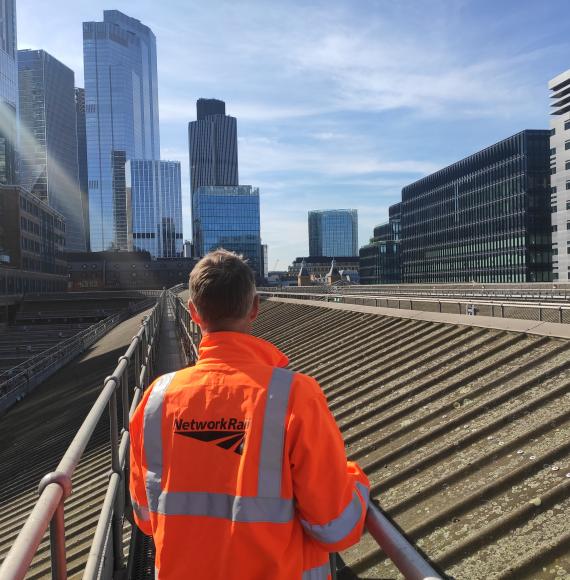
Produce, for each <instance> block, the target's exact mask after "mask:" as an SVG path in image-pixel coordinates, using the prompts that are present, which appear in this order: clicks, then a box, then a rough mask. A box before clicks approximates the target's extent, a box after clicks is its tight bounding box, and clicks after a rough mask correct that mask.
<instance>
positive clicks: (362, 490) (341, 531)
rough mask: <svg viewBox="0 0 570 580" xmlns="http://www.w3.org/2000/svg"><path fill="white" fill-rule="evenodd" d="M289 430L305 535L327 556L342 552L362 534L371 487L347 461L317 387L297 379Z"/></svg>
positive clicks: (304, 378)
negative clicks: (325, 552)
mask: <svg viewBox="0 0 570 580" xmlns="http://www.w3.org/2000/svg"><path fill="white" fill-rule="evenodd" d="M294 391H295V392H294V397H293V401H292V405H291V414H290V418H289V425H288V432H289V435H288V438H289V437H290V445H289V458H290V462H291V472H292V477H293V494H294V497H295V502H296V509H297V513H298V515H299V518H300V520H301V524H302V526H303V528H304V530H305V532H306V533H307V534H308V535H309V536H311V537H312V539H313V540H314V541H315V542H316V543H317V544H318V545H319V546H321V547H322V548H323V549H324V550H326V551H328V552H336V551H340V550H344V549H346V548H348V547H349V546H351V545H352V544H355V543H356V542H358V540H359V539H360V536H361V535H362V531H363V529H364V521H365V518H366V511H367V509H368V496H369V489H370V484H369V481H368V478H367V477H366V475H365V473H364V472H363V471H362V469H361V468H360V467H359V466H358V464H356V463H354V462H352V461H347V459H346V453H345V449H344V441H343V439H342V435H341V433H340V431H339V429H338V427H337V424H336V422H335V420H334V417H333V416H332V414H331V412H330V410H329V408H328V405H327V401H326V399H325V396H324V394H323V392H322V390H321V388H320V386H319V385H318V383H317V382H316V381H315V380H314V379H312V378H310V377H307V376H305V375H297V376H296V378H295V382H294Z"/></svg>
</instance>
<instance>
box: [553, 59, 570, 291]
mask: <svg viewBox="0 0 570 580" xmlns="http://www.w3.org/2000/svg"><path fill="white" fill-rule="evenodd" d="M548 88H549V89H550V93H551V94H550V97H551V98H552V99H553V100H554V102H553V103H552V107H553V109H552V113H551V115H552V116H551V118H550V127H551V134H550V173H551V175H550V184H551V191H550V194H551V198H550V204H551V211H552V224H551V227H552V254H553V255H552V276H553V279H554V280H560V281H561V282H568V281H570V151H569V150H570V99H569V98H568V96H569V95H570V70H567V71H565V72H563V73H562V74H559V75H558V76H557V77H554V78H553V79H552V80H551V81H550V82H549V83H548Z"/></svg>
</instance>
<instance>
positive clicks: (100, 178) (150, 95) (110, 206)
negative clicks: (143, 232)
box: [83, 10, 160, 251]
mask: <svg viewBox="0 0 570 580" xmlns="http://www.w3.org/2000/svg"><path fill="white" fill-rule="evenodd" d="M83 56H84V66H85V124H86V136H87V162H88V171H87V172H88V190H89V192H88V193H89V220H90V235H91V250H92V251H101V250H107V249H123V250H126V249H127V248H128V245H129V236H128V232H127V228H128V215H127V211H126V203H127V199H126V186H125V172H124V163H125V162H126V161H127V160H129V159H145V160H152V161H158V160H159V159H160V138H159V126H158V86H157V85H158V81H157V66H156V39H155V36H154V34H153V32H152V31H151V30H150V28H148V27H147V26H145V25H144V24H142V23H141V22H139V21H138V20H136V19H134V18H130V17H129V16H126V15H125V14H122V13H121V12H119V11H117V10H106V11H105V12H104V14H103V22H84V23H83Z"/></svg>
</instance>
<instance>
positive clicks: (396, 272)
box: [359, 203, 402, 284]
mask: <svg viewBox="0 0 570 580" xmlns="http://www.w3.org/2000/svg"><path fill="white" fill-rule="evenodd" d="M401 206H402V204H401V203H395V204H394V205H391V206H390V207H389V209H388V216H389V219H388V221H387V222H385V223H383V224H380V225H377V226H376V227H375V228H374V235H373V237H372V238H371V239H370V243H369V244H367V245H365V246H362V248H360V250H359V257H360V260H359V274H360V283H361V284H399V283H400V282H401V281H402V276H401V263H400V218H401Z"/></svg>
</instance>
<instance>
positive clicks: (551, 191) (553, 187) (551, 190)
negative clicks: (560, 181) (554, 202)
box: [550, 185, 558, 193]
mask: <svg viewBox="0 0 570 580" xmlns="http://www.w3.org/2000/svg"><path fill="white" fill-rule="evenodd" d="M557 191H558V189H557V187H556V185H553V186H552V187H551V188H550V193H556V192H557Z"/></svg>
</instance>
